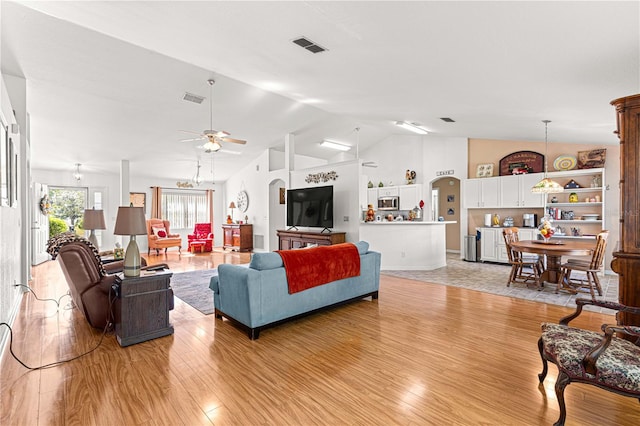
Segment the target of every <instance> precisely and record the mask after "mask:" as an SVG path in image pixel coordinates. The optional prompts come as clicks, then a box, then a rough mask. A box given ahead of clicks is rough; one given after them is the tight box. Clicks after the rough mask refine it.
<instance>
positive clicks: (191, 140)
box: [180, 137, 207, 142]
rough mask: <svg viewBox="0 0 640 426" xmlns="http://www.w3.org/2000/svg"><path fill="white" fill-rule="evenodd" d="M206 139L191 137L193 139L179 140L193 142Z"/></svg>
mask: <svg viewBox="0 0 640 426" xmlns="http://www.w3.org/2000/svg"><path fill="white" fill-rule="evenodd" d="M205 139H207V138H206V137H200V138H193V139H181V140H180V142H195V141H201V140H205Z"/></svg>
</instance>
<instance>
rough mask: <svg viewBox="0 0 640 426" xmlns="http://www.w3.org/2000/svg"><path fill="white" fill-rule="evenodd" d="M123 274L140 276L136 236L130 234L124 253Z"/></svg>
mask: <svg viewBox="0 0 640 426" xmlns="http://www.w3.org/2000/svg"><path fill="white" fill-rule="evenodd" d="M124 276H125V277H139V276H140V250H138V243H136V236H135V235H132V236H131V237H130V239H129V245H128V246H127V250H126V252H125V254H124Z"/></svg>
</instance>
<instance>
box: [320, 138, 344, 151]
mask: <svg viewBox="0 0 640 426" xmlns="http://www.w3.org/2000/svg"><path fill="white" fill-rule="evenodd" d="M320 146H324V147H326V148H331V149H337V150H338V151H349V150H350V149H351V147H350V146H349V145H345V144H343V143H340V142H335V141H332V140H329V139H325V140H323V141H322V142H320Z"/></svg>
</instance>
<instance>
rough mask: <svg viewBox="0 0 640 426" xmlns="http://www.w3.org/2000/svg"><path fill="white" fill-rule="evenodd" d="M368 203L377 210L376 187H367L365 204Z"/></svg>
mask: <svg viewBox="0 0 640 426" xmlns="http://www.w3.org/2000/svg"><path fill="white" fill-rule="evenodd" d="M369 204H371V205H372V206H373V208H374V209H375V210H378V188H367V205H369Z"/></svg>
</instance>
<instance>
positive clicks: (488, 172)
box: [476, 163, 493, 178]
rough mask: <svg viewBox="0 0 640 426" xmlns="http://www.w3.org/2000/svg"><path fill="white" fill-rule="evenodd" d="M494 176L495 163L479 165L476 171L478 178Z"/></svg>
mask: <svg viewBox="0 0 640 426" xmlns="http://www.w3.org/2000/svg"><path fill="white" fill-rule="evenodd" d="M491 176H493V163H487V164H478V169H477V170H476V177H479V178H481V177H491Z"/></svg>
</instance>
